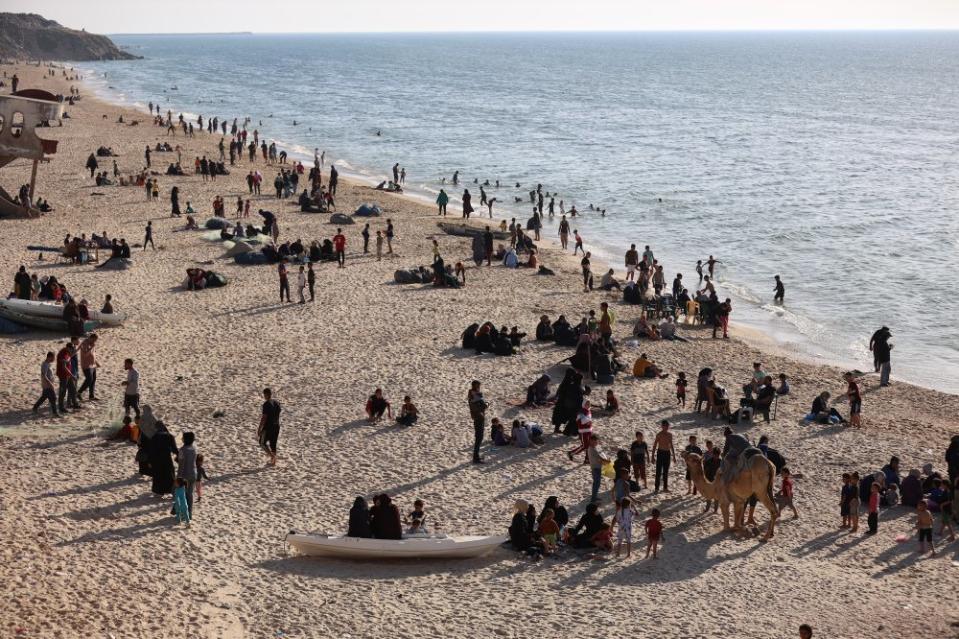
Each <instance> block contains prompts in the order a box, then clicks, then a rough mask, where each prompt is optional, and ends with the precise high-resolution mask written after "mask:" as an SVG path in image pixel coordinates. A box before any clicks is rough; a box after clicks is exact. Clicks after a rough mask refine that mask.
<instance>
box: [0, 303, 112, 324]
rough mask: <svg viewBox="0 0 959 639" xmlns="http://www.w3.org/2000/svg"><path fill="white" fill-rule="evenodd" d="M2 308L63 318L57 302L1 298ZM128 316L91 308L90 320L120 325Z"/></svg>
mask: <svg viewBox="0 0 959 639" xmlns="http://www.w3.org/2000/svg"><path fill="white" fill-rule="evenodd" d="M0 309H4V310H8V311H11V312H13V313H18V314H21V315H24V316H30V317H36V318H47V319H63V304H57V303H55V302H38V301H34V300H21V299H14V298H11V299H5V300H0ZM124 319H126V317H125V316H124V315H123V313H101V312H100V311H97V310H94V309H92V308H91V309H90V317H89V320H90V321H93V322H96V323H97V324H99V325H101V326H119V325H120V324H122V323H123V320H124Z"/></svg>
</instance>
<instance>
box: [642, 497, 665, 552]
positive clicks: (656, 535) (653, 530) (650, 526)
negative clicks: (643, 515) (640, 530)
mask: <svg viewBox="0 0 959 639" xmlns="http://www.w3.org/2000/svg"><path fill="white" fill-rule="evenodd" d="M650 515H651V517H650V519H647V520H646V524H645V525H644V528H645V529H646V540H647V544H646V559H649V551H653V559H656V558H657V557H656V549H657V548H658V547H659V540H660V539H661V538H662V536H663V524H662V522H661V521H659V509H658V508H653V510H652V512H651V513H650Z"/></svg>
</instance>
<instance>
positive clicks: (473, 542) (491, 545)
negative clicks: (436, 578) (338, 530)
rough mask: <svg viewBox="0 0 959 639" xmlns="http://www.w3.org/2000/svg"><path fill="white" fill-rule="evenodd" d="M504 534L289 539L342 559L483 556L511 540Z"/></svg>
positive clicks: (304, 551)
mask: <svg viewBox="0 0 959 639" xmlns="http://www.w3.org/2000/svg"><path fill="white" fill-rule="evenodd" d="M507 539H508V538H507V537H506V536H504V535H488V536H480V535H464V536H457V537H452V536H451V537H447V536H443V535H433V536H428V537H409V538H407V539H367V538H363V537H347V536H345V535H319V534H317V535H300V534H296V533H290V534H289V535H287V537H286V541H287V543H288V544H290V546H292V547H293V548H294V549H295V550H296V551H297V552H298V553H300V554H301V555H308V556H311V557H338V558H340V559H467V558H470V557H480V556H482V555H485V554H486V553H488V552H490V551H492V550H493V549H495V548H496V547H497V546H500V545H502V544H503V543H504V542H506V541H507Z"/></svg>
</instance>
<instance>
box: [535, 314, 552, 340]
mask: <svg viewBox="0 0 959 639" xmlns="http://www.w3.org/2000/svg"><path fill="white" fill-rule="evenodd" d="M552 340H553V327H552V325H551V324H550V323H549V317H548V316H546V315H540V318H539V324H537V325H536V341H537V342H549V341H552Z"/></svg>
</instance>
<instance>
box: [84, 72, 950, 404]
mask: <svg viewBox="0 0 959 639" xmlns="http://www.w3.org/2000/svg"><path fill="white" fill-rule="evenodd" d="M77 66H78V67H80V66H82V65H77ZM88 71H91V73H88V74H87V75H86V77H85V79H84V84H85V85H87V86H88V87H89V88H90V89H91V90H92V91H93V92H95V93H96V94H97V96H98V98H99V99H100V100H102V101H105V102H107V103H109V104H113V105H115V106H118V107H121V108H136V107H134V105H135V104H138V103H139V100H137V99H135V98H134V97H130V96H128V95H127V94H126V93H124V92H123V91H121V90H120V89H119V88H117V87H114V88H113V89H111V88H110V82H109V80H108V79H106V78H103V77H96V75H95V74H96V73H97V71H94V70H91V69H88ZM176 97H177V96H176V94H169V93H164V94H163V98H164V99H167V100H175V99H176ZM127 99H128V100H129V101H128V102H127V101H125V100H127ZM144 108H145V107H144ZM183 113H184V114H185V116H186V117H188V119H190V116H191V115H192V117H193V119H195V114H192V112H187V111H184V112H183ZM251 117H252V116H251ZM256 119H257V118H254V121H255V120H256ZM264 122H265V123H266V125H267V127H269V124H270V123H269V122H266V121H265V120H264ZM260 128H263V127H260ZM264 137H267V138H270V136H266V135H265V136H264ZM271 139H275V140H276V142H277V145H278V147H279V146H284V145H285V146H286V147H288V148H287V151H288V152H289V154H290V155H289V157H290V158H295V159H300V160H301V161H303V163H304V165H305V166H311V165H312V155H311V154H310V153H309V152H308V149H307V148H306V146H309V145H304V144H300V143H297V142H293V141H289V140H286V141H284V140H280V139H277V138H271ZM295 148H299V149H302V151H300V152H298V151H296V150H294V149H295ZM339 161H340V162H343V161H344V160H342V159H340V160H339ZM346 164H347V166H349V167H350V168H349V169H348V170H346V171H343V172H341V175H343V176H344V177H351V178H352V181H354V182H358V183H361V184H369V185H375V184H376V183H378V182H379V180H380V179H381V178H383V179H386V178H388V176H387V175H386V173H382V172H379V171H378V170H376V169H370V168H369V167H357V166H355V165H354V164H353V163H352V162H349V161H348V160H347V161H346ZM449 186H450V185H444V187H445V188H447V190H448V192H449V193H450V194H451V203H452V202H458V201H459V200H458V197H455V196H454V195H453V194H452V191H450V190H449ZM477 186H478V185H474V184H472V183H466V182H462V183H460V186H459V189H462V188H474V187H477ZM431 188H432V187H430V188H424V189H423V190H422V192H420V189H418V188H417V187H411V188H409V189H406V190H407V193H404V196H407V197H410V198H411V199H412V200H413V201H415V202H417V203H420V204H422V203H427V204H428V205H429V204H431V201H430V200H431V197H435V194H433V193H432V192H431ZM410 191H412V192H410ZM498 204H499V207H500V213H499V215H498V216H497V217H496V218H495V219H496V220H497V221H498V220H499V219H503V217H504V216H505V218H506V219H507V220H509V218H510V217H512V216H514V215H515V216H516V217H517V219H520V220H522V221H525V220H526V218H527V217H528V212H525V213H524V212H523V211H525V209H520V210H519V211H516V210H513V208H511V207H514V205H513V204H512V203H511V202H505V201H501V202H499V203H498ZM523 206H525V205H523ZM504 211H505V213H504ZM477 212H479V207H478V209H477ZM590 215H592V213H588V214H584V217H583V218H581V219H583V220H584V223H585V224H584V227H585V228H586V229H587V233H589V229H590V227H591V225H594V224H595V222H594V221H590V219H589V216H590ZM550 222H552V224H550ZM555 224H556V222H555V221H552V220H548V219H547V220H544V231H546V233H544V238H545V239H548V240H549V242H550V244H551V245H553V246H554V247H555V246H558V241H557V240H556V239H555V237H549V235H550V231H553V232H555ZM590 234H591V233H590ZM587 240H588V242H589V241H591V238H589V237H588V238H587ZM589 248H590V250H591V251H592V252H593V253H594V255H595V256H597V257H599V256H602V257H604V258H605V259H604V260H603V261H602V262H603V263H604V264H605V265H606V268H609V267H610V266H612V267H613V268H614V269H615V270H616V271H617V273H618V276H619V277H620V278H621V277H622V275H623V269H622V266H621V261H622V257H621V253H622V252H623V251H625V249H626V248H627V246H622V247H614V246H612V245H611V244H604V243H602V242H601V241H600V243H597V244H594V245H592V246H591V247H589ZM654 248H656V247H654ZM660 248H661V249H662V248H663V247H660ZM667 248H668V247H667ZM670 252H671V251H669V250H662V251H659V250H657V253H658V254H662V255H667V256H668V254H669V253H670ZM672 252H675V251H672ZM661 261H662V260H661ZM666 263H672V262H670V261H669V259H668V257H667V259H666ZM595 265H596V266H597V267H598V266H600V265H601V263H600V261H599V260H595ZM673 266H674V270H684V271H685V270H686V269H684V268H682V267H678V268H676V267H675V264H673ZM720 268H722V267H720ZM594 270H595V269H594ZM690 270H691V266H690ZM687 275H689V273H687ZM692 277H693V279H694V278H695V274H693V275H692ZM715 284H716V286H717V290H718V292H719V293H720V294H721V298H723V297H726V296H729V297H731V298H732V299H733V306H734V310H733V315H732V319H731V322H730V323H731V325H733V326H738V327H739V329H740V333H741V336H742V338H743V339H746V340H749V341H751V342H752V343H753V344H754V345H755V346H756V347H757V348H761V349H775V350H776V351H777V352H778V353H781V354H785V355H787V356H789V357H793V358H797V359H801V360H803V361H805V362H807V363H821V362H827V363H829V364H831V365H833V366H836V367H838V368H842V369H844V370H857V369H859V370H862V369H865V368H870V367H871V364H870V359H871V355H870V353H868V351H866V352H865V353H863V356H862V357H857V356H855V355H854V354H853V353H852V352H851V351H852V350H855V349H853V346H852V344H849V345H847V346H846V347H845V350H844V349H843V347H842V346H841V345H838V344H829V345H827V344H826V343H824V342H823V341H822V339H818V340H817V338H816V337H814V336H813V335H811V334H808V332H807V330H806V329H808V328H809V327H813V329H815V330H813V332H817V331H818V330H819V329H820V328H822V331H825V328H823V327H821V325H820V324H819V322H818V321H817V320H815V319H813V318H812V317H811V316H806V315H801V314H799V315H797V314H796V313H794V312H793V311H791V310H790V309H789V308H788V307H786V308H783V309H780V310H778V311H777V312H771V311H769V310H768V309H767V308H766V307H767V306H768V304H765V303H762V302H759V301H757V300H756V299H754V297H753V296H752V295H750V294H747V293H746V292H745V290H746V289H745V288H744V287H743V286H742V285H739V284H736V283H735V282H725V281H720V278H719V277H718V278H717V280H716V281H715ZM737 316H738V317H737ZM801 326H805V327H806V329H804V328H801ZM820 332H821V331H820ZM854 337H855V336H854ZM867 338H868V332H866V333H864V334H862V335H860V336H858V337H855V340H856V342H855V343H856V344H858V343H859V342H860V341H861V343H863V344H864V343H865V341H866V339H867ZM907 346H908V344H906V343H904V344H903V346H901V347H900V350H899V351H898V352H899V353H903V352H904V351H905V347H907ZM857 348H858V347H857ZM846 351H849V352H846ZM893 364H894V366H893V376H894V377H895V378H897V379H900V380H901V381H905V382H908V383H912V384H915V385H918V386H922V387H924V388H928V389H930V390H939V391H940V392H948V393H950V394H954V395H959V380H951V378H944V379H941V380H932V381H928V380H929V378H928V377H927V376H926V375H924V374H922V373H921V372H920V370H919V369H921V365H920V363H918V362H915V361H912V360H910V361H908V362H906V363H905V364H901V365H898V364H896V362H895V361H894V362H893ZM903 370H905V373H904V374H903V375H900V373H902V371H903ZM897 371H898V372H897ZM937 381H938V382H940V383H945V384H946V385H947V386H948V387H947V388H945V389H940V388H938V387H936V385H935V382H937Z"/></svg>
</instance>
